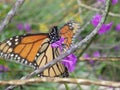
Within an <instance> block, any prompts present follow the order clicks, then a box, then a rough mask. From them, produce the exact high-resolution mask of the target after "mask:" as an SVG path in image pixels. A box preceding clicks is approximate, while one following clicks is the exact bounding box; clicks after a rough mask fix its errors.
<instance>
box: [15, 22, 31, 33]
mask: <svg viewBox="0 0 120 90" xmlns="http://www.w3.org/2000/svg"><path fill="white" fill-rule="evenodd" d="M16 27H17V29H18V30H25V31H26V32H30V31H31V26H30V24H28V23H26V24H22V23H19V24H17V26H16Z"/></svg>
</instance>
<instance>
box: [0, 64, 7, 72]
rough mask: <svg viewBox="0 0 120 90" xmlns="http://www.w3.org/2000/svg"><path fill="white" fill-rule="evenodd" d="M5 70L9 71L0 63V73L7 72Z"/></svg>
mask: <svg viewBox="0 0 120 90" xmlns="http://www.w3.org/2000/svg"><path fill="white" fill-rule="evenodd" d="M7 71H9V69H8V68H7V67H5V66H3V65H0V73H2V72H7Z"/></svg>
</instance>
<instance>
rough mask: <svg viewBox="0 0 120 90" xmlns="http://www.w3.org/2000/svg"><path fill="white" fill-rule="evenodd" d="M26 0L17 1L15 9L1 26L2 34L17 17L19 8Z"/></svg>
mask: <svg viewBox="0 0 120 90" xmlns="http://www.w3.org/2000/svg"><path fill="white" fill-rule="evenodd" d="M24 1H25V0H17V1H16V3H15V4H14V6H13V8H12V9H11V10H10V11H9V12H8V14H7V15H6V17H5V19H4V20H3V21H2V22H1V24H0V32H1V31H2V30H3V29H4V28H5V27H6V26H7V25H8V24H9V23H10V21H11V20H12V18H13V17H14V16H15V14H16V12H17V10H18V8H19V7H20V6H21V5H22V4H23V2H24Z"/></svg>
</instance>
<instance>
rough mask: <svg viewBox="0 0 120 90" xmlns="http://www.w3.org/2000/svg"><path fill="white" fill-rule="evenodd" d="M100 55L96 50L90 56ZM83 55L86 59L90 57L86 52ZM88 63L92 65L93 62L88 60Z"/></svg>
mask: <svg viewBox="0 0 120 90" xmlns="http://www.w3.org/2000/svg"><path fill="white" fill-rule="evenodd" d="M100 56H101V54H100V52H99V51H96V52H94V53H93V54H92V57H100ZM83 57H84V58H86V59H89V58H90V55H89V54H87V53H85V54H84V56H83ZM89 63H90V64H91V65H93V64H94V60H89Z"/></svg>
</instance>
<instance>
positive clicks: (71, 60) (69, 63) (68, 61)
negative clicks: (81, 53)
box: [62, 54, 77, 72]
mask: <svg viewBox="0 0 120 90" xmlns="http://www.w3.org/2000/svg"><path fill="white" fill-rule="evenodd" d="M76 61H77V57H76V56H75V55H74V54H70V55H68V56H67V57H65V58H64V59H63V60H62V64H63V65H65V66H66V67H67V69H68V71H69V72H73V71H74V70H75V65H76Z"/></svg>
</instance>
